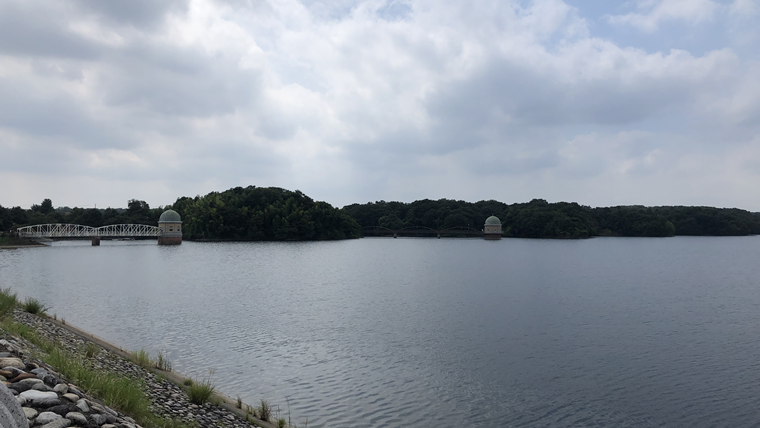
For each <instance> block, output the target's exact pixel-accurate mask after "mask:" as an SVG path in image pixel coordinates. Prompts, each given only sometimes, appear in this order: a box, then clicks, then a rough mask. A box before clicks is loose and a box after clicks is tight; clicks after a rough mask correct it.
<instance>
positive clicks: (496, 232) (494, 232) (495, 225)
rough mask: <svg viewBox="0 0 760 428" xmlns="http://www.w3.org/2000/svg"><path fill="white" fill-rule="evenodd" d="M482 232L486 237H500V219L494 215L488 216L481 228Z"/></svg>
mask: <svg viewBox="0 0 760 428" xmlns="http://www.w3.org/2000/svg"><path fill="white" fill-rule="evenodd" d="M483 233H484V234H485V238H486V239H501V220H499V217H496V216H495V215H492V216H491V217H488V218H487V219H486V224H485V226H484V228H483Z"/></svg>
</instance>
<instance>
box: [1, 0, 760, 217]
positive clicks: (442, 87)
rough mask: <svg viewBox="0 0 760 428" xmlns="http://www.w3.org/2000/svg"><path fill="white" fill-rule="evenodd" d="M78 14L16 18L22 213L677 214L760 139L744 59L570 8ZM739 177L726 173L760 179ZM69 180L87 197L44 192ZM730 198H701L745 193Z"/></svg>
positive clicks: (491, 1)
mask: <svg viewBox="0 0 760 428" xmlns="http://www.w3.org/2000/svg"><path fill="white" fill-rule="evenodd" d="M742 1H743V0H737V1H736V2H735V3H734V4H733V6H732V7H733V8H734V9H736V10H742V11H746V10H747V8H750V7H751V5H747V4H745V3H742ZM66 5H68V7H64V6H61V7H57V8H54V10H53V11H51V12H47V7H46V6H47V5H46V3H44V2H41V1H40V2H36V1H31V0H23V1H22V0H18V1H9V2H6V4H5V5H4V6H0V21H2V16H3V15H4V14H5V16H8V14H11V15H10V16H12V17H13V18H15V19H16V20H17V21H21V24H23V23H24V20H27V21H28V25H17V26H16V27H13V28H8V27H2V26H1V25H0V37H3V38H2V39H3V40H8V41H9V42H8V43H4V44H3V45H2V46H0V91H2V93H3V94H4V97H2V98H1V99H0V148H2V150H4V151H5V153H4V156H2V157H0V168H2V171H3V173H4V174H5V177H7V178H8V179H11V178H12V179H13V180H22V182H21V183H20V184H19V185H20V186H21V187H22V188H27V191H23V192H22V191H16V190H14V191H13V192H11V191H10V190H0V203H2V204H3V205H9V204H14V205H15V204H21V205H30V204H31V203H38V202H39V201H40V200H41V199H42V198H44V197H52V198H53V200H54V202H55V203H56V204H58V203H60V204H66V205H74V204H76V203H78V202H76V201H77V200H79V199H78V198H79V197H80V196H78V195H77V192H82V191H83V190H82V189H84V191H85V192H92V194H93V195H95V196H93V199H98V200H99V201H100V202H98V203H99V205H112V206H117V205H123V204H124V203H125V201H126V200H127V199H129V198H140V199H145V200H148V201H149V202H150V203H151V204H152V205H159V204H167V203H171V202H173V200H174V199H175V198H176V197H178V196H182V195H190V196H192V195H195V194H198V193H205V192H208V191H210V190H223V189H225V188H229V187H233V186H238V185H248V184H255V185H261V186H268V185H276V186H281V187H286V188H292V189H296V188H298V189H301V190H302V191H304V192H306V193H307V194H310V195H311V196H313V197H315V198H317V199H326V200H328V201H329V202H331V203H333V204H336V205H342V204H347V203H351V202H356V201H366V200H371V199H381V198H385V199H409V198H424V197H435V198H437V197H453V198H461V199H468V200H473V199H479V198H485V199H491V198H496V199H502V200H505V201H508V202H510V201H514V200H525V199H532V198H533V197H547V198H549V199H552V198H553V199H555V200H561V199H571V200H572V199H574V200H578V201H579V202H582V203H596V204H605V202H604V201H605V200H607V201H611V202H610V203H612V202H613V201H614V203H626V201H625V200H623V199H624V197H625V195H626V194H627V195H636V198H635V199H636V200H634V201H630V203H634V202H638V203H646V202H647V201H650V202H653V203H654V202H656V203H667V200H666V196H667V195H672V194H673V193H674V192H676V193H677V192H680V193H681V194H683V195H686V196H684V200H687V199H688V200H698V199H699V195H698V194H697V192H698V191H697V190H692V189H690V188H688V187H687V186H686V185H685V184H683V183H685V182H687V181H688V180H689V179H692V180H697V181H699V174H701V173H702V171H701V170H700V168H704V167H705V164H704V162H703V158H699V159H700V160H699V162H703V163H699V162H697V164H698V165H700V167H695V168H685V167H684V168H681V167H678V165H682V163H683V162H684V159H687V158H689V156H692V157H693V156H694V155H692V153H716V156H718V157H720V158H721V159H735V158H736V156H737V155H736V154H737V153H745V154H746V153H750V152H751V151H749V152H748V150H749V149H747V147H748V146H747V145H748V144H750V143H749V142H750V141H756V138H757V135H758V133H759V132H760V131H759V128H760V123H758V114H760V107H759V106H760V102H759V101H758V100H760V92H759V91H758V90H759V88H760V77H758V76H760V73H758V70H757V66H756V65H753V63H752V62H751V61H750V60H747V59H746V58H744V57H742V56H741V54H740V53H737V51H735V50H733V49H730V48H728V47H726V48H722V49H708V50H706V52H704V53H702V52H689V51H686V50H682V49H681V50H679V49H671V50H667V51H664V52H647V51H645V50H643V49H634V48H630V47H626V46H621V45H619V44H617V43H615V42H614V41H612V40H605V39H601V38H596V37H593V35H592V34H591V30H590V28H593V27H590V26H589V25H588V24H587V22H586V20H585V19H584V18H583V17H582V14H581V12H582V11H579V10H578V9H575V8H573V7H570V6H568V5H567V4H566V3H564V2H562V1H560V0H535V1H533V2H529V3H527V4H526V3H525V2H517V1H513V2H504V1H497V0H477V1H474V2H468V3H464V2H439V1H436V2H433V1H430V0H415V1H412V0H410V1H406V2H395V3H393V2H391V3H389V2H385V1H379V0H377V1H376V0H371V1H353V0H352V1H346V2H338V3H330V4H327V3H319V2H299V1H295V0H284V1H278V2H267V1H260V2H234V1H230V2H221V1H212V0H192V1H190V2H188V3H186V4H184V3H181V2H162V3H155V4H154V3H150V2H147V3H139V2H138V3H135V4H134V5H132V6H130V8H131V9H129V10H127V11H121V10H117V9H116V8H115V7H116V6H114V8H111V7H108V6H102V5H101V6H97V10H95V9H93V8H94V7H93V6H91V5H89V3H87V4H85V3H79V2H76V1H72V2H70V3H66ZM11 6H13V7H11ZM3 7H4V8H5V9H2V8H3ZM14 7H15V9H14ZM22 12H23V13H22ZM713 13H715V3H714V2H710V1H706V0H694V1H690V2H678V1H658V2H653V1H650V2H646V3H640V8H639V11H638V12H637V13H635V14H629V15H622V17H621V16H618V17H616V18H614V19H619V21H618V22H626V23H628V24H631V25H636V26H638V27H640V28H643V29H656V28H658V26H659V25H661V24H662V23H663V22H665V21H668V20H676V19H678V20H685V21H687V22H693V23H698V22H705V21H707V20H709V19H711V18H710V17H711V16H712V15H711V14H713ZM626 16H628V17H629V18H625V17H626ZM626 20H627V21H626ZM0 24H2V22H0ZM29 28H32V29H34V28H44V29H45V31H42V30H35V31H31V32H30V31H27V30H25V29H29ZM53 40H57V42H56V43H58V47H59V49H56V50H55V51H54V52H51V50H50V49H48V48H47V46H48V45H49V44H50V43H53ZM741 150H744V152H742V151H741ZM751 153H754V152H751ZM751 153H750V154H751ZM484 154H486V155H484ZM32 160H34V162H32ZM695 162H696V161H695ZM732 165H733V164H731V162H729V161H728V160H726V161H724V162H722V163H721V162H719V163H717V164H715V165H710V166H709V167H710V168H709V169H708V170H709V171H713V173H714V176H717V175H719V173H720V172H721V169H720V168H733V166H732ZM679 168H681V169H679ZM41 170H42V171H45V172H44V173H42V172H39V173H37V172H34V171H41ZM738 171H739V170H736V169H734V170H732V171H723V172H724V173H725V174H727V176H728V175H731V174H734V175H732V176H734V177H735V180H741V179H743V178H746V177H749V175H747V174H749V172H747V171H748V170H746V169H742V170H741V171H744V172H742V173H741V174H740V173H739V172H738ZM729 172H730V174H729ZM742 174H744V175H742ZM53 176H54V177H55V180H58V181H60V182H65V183H68V184H69V186H63V187H62V186H55V187H53V188H51V192H57V193H56V194H55V195H54V194H46V193H45V190H44V187H42V185H41V184H40V183H44V182H45V180H49V179H50V177H53ZM681 176H682V177H684V178H683V179H682V180H681V179H678V177H681ZM31 177H34V178H31ZM42 177H44V178H42ZM658 179H659V180H666V181H667V182H668V183H676V184H673V185H672V186H671V185H663V184H662V182H661V183H660V187H662V189H663V190H657V189H655V186H654V184H653V183H655V182H657V180H658ZM93 180H97V181H98V185H97V186H95V185H93V184H92V183H93ZM483 180H488V181H489V182H491V183H498V185H499V186H501V187H502V188H503V189H512V190H511V191H510V192H506V191H503V190H499V191H493V190H489V189H484V188H482V186H480V184H479V183H481V182H482V181H483ZM26 183H28V184H26ZM107 183H113V186H114V189H115V190H114V191H113V192H107V191H105V190H104V189H106V188H107ZM159 183H160V184H159ZM568 183H572V186H571V185H570V184H568ZM606 183H614V186H613V185H610V188H609V189H607V190H605V189H604V187H605V184H606ZM518 186H520V187H519V189H520V190H519V191H517V190H515V189H517V188H518ZM637 186H638V187H637ZM618 188H626V189H627V193H620V192H618V191H617V190H616V189H618ZM637 188H639V189H640V190H638V191H636V190H635V189H637ZM707 188H710V187H709V186H708V187H707ZM67 189H70V190H67ZM580 189H586V190H584V191H581V190H580ZM592 190H593V191H592ZM489 192H496V193H489ZM499 192H501V193H499ZM706 192H707V191H706ZM710 192H712V193H709V194H707V196H705V198H706V199H707V200H706V201H705V202H702V203H709V198H724V197H725V195H727V194H731V193H730V192H724V191H720V190H710ZM23 195H28V199H23V197H24V196H23ZM647 195H649V196H647ZM735 197H736V198H741V196H740V194H739V193H737V194H736V196H735ZM151 198H154V199H151ZM647 198H648V199H647ZM689 198H691V199H689ZM715 200H718V199H715ZM743 200H744V201H748V200H747V199H746V197H745V199H743ZM747 203H752V202H751V201H749V202H747ZM737 204H738V203H737ZM757 208H758V209H760V207H757Z"/></svg>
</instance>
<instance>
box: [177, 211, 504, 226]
mask: <svg viewBox="0 0 760 428" xmlns="http://www.w3.org/2000/svg"><path fill="white" fill-rule="evenodd" d="M172 212H173V211H172ZM162 217H163V216H162ZM486 225H487V226H501V220H499V217H496V216H495V215H492V216H491V217H488V218H487V219H486Z"/></svg>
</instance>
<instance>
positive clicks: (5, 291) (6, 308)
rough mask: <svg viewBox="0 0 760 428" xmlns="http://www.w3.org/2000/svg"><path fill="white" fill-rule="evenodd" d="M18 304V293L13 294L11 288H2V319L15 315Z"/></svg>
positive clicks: (0, 308) (0, 307)
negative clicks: (14, 310)
mask: <svg viewBox="0 0 760 428" xmlns="http://www.w3.org/2000/svg"><path fill="white" fill-rule="evenodd" d="M17 304H18V298H17V294H16V293H11V288H10V287H8V288H0V318H5V317H7V316H8V315H10V314H12V313H13V308H15V307H16V305H17Z"/></svg>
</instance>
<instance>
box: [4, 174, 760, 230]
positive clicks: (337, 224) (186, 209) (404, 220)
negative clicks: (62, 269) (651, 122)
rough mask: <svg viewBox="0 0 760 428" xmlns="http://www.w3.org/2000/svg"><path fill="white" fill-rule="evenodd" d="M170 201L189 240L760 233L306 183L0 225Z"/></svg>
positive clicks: (77, 218) (645, 215)
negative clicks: (335, 198)
mask: <svg viewBox="0 0 760 428" xmlns="http://www.w3.org/2000/svg"><path fill="white" fill-rule="evenodd" d="M168 208H172V209H174V210H176V211H177V212H179V214H180V215H181V216H182V220H183V234H184V238H185V239H189V240H246V241H248V240H251V241H260V240H265V241H283V240H323V239H345V238H357V237H360V236H361V235H362V233H364V234H370V233H371V232H372V231H373V229H374V230H377V229H379V228H384V230H386V231H388V230H399V229H403V228H407V230H412V229H413V228H429V229H434V230H436V231H439V230H454V229H458V230H460V231H467V230H469V231H473V232H477V231H480V230H481V229H482V228H483V222H484V221H485V219H486V218H487V217H488V216H491V215H496V216H497V217H499V219H500V220H501V221H502V225H503V235H504V236H505V237H519V238H588V237H592V236H673V235H713V236H720V235H724V236H738V235H754V234H760V213H752V212H749V211H745V210H740V209H736V208H731V209H727V208H712V207H683V206H665V207H644V206H618V207H609V208H591V207H588V206H583V205H579V204H577V203H574V202H557V203H548V202H546V201H545V200H543V199H534V200H532V201H530V202H527V203H517V204H505V203H503V202H498V201H493V200H491V201H480V202H474V203H472V202H464V201H455V200H450V199H440V200H437V201H433V200H429V199H424V200H421V201H415V202H412V203H404V202H385V201H379V202H374V203H372V202H370V203H366V204H353V205H348V206H346V207H343V208H342V209H337V208H335V207H333V206H332V205H330V204H328V203H326V202H318V201H314V200H312V199H311V198H309V197H308V196H306V195H304V194H303V193H301V192H300V191H298V190H296V191H294V192H293V191H289V190H285V189H280V188H276V187H269V188H261V187H255V186H249V187H245V188H243V187H236V188H234V189H229V190H226V191H224V192H211V193H209V194H207V195H205V196H196V197H194V198H188V197H181V198H178V199H177V200H176V201H175V202H174V204H172V205H167V206H166V207H158V208H150V206H149V205H148V204H147V203H146V202H145V201H141V200H137V199H132V200H129V201H128V202H127V208H118V209H114V208H106V209H96V208H89V209H84V208H69V207H58V208H54V207H53V203H52V201H51V200H50V199H45V200H44V201H43V202H42V203H41V204H39V205H33V206H32V207H31V208H30V209H23V208H21V207H13V208H4V207H2V206H0V230H2V231H9V230H11V229H13V228H15V227H19V226H25V225H30V224H42V223H75V224H83V225H88V226H94V227H98V226H104V225H109V224H120V223H141V224H150V225H156V224H157V223H158V218H159V216H160V215H161V213H162V212H163V211H164V210H165V209H168Z"/></svg>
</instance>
